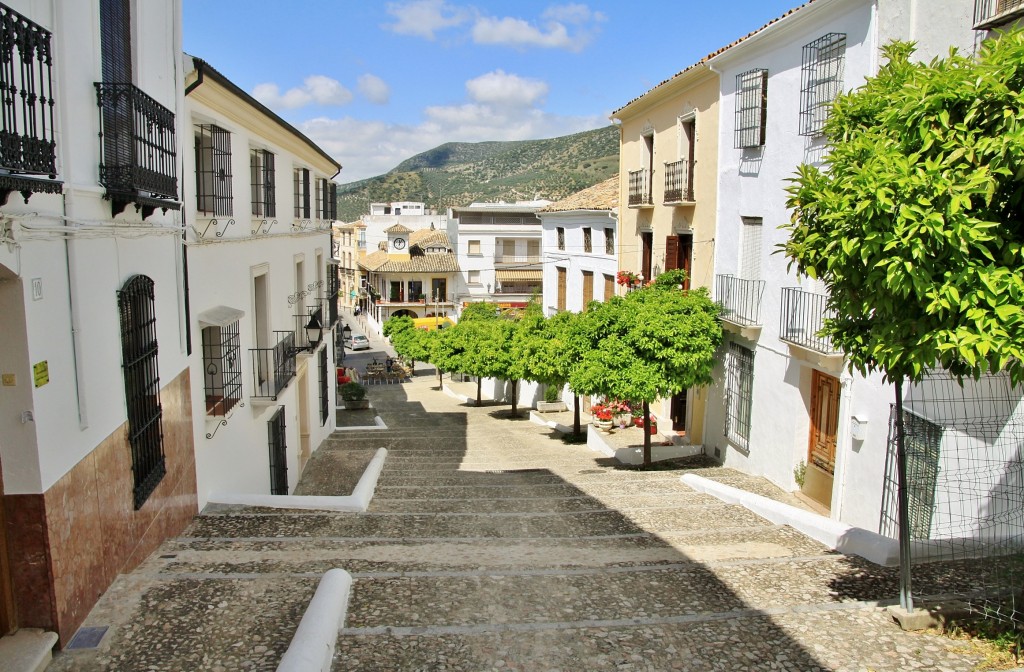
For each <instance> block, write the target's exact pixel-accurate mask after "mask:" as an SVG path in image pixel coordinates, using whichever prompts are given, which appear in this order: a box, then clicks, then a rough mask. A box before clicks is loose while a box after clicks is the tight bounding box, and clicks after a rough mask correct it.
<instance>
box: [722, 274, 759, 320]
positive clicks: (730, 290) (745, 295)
mask: <svg viewBox="0 0 1024 672" xmlns="http://www.w3.org/2000/svg"><path fill="white" fill-rule="evenodd" d="M763 295H764V280H744V279H743V278H737V277H736V276H734V275H716V276H715V298H716V300H717V301H718V302H719V303H720V304H722V309H723V310H722V319H723V320H727V321H729V322H732V323H733V324H739V325H742V326H754V325H760V324H761V297H762V296H763Z"/></svg>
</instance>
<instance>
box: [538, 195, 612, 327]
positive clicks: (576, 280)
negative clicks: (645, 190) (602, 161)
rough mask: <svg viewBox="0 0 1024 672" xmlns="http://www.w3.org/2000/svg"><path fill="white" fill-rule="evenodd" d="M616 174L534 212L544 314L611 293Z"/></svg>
mask: <svg viewBox="0 0 1024 672" xmlns="http://www.w3.org/2000/svg"><path fill="white" fill-rule="evenodd" d="M618 179H619V178H618V176H617V175H616V176H615V177H612V178H609V179H607V180H605V181H604V182H600V183H598V184H596V185H594V186H592V187H589V188H587V189H584V190H582V191H580V192H577V193H575V194H573V195H571V196H569V197H568V198H565V199H563V200H561V201H556V202H555V203H552V204H551V205H549V206H547V207H546V208H544V209H543V210H541V211H540V212H539V213H537V214H538V215H539V216H540V220H541V256H542V268H543V273H544V295H543V303H542V305H543V307H544V314H545V315H548V316H551V315H554V314H555V313H557V312H560V311H563V310H571V311H575V312H580V311H582V310H583V309H584V308H585V307H586V305H587V304H588V303H590V302H591V301H604V300H606V299H608V298H609V297H612V296H615V274H616V272H617V271H618V256H617V255H616V247H615V245H616V241H617V240H618V236H617V235H616V232H617V229H618V221H619V217H618V213H619V183H618Z"/></svg>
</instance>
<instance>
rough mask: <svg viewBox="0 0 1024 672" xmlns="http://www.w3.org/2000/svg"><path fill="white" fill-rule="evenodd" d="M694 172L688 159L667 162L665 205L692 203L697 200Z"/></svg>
mask: <svg viewBox="0 0 1024 672" xmlns="http://www.w3.org/2000/svg"><path fill="white" fill-rule="evenodd" d="M692 172H693V170H692V165H691V163H690V162H689V161H686V160H680V161H674V162H672V163H666V164H665V205H692V204H693V203H695V202H696V200H695V199H694V197H693V175H692Z"/></svg>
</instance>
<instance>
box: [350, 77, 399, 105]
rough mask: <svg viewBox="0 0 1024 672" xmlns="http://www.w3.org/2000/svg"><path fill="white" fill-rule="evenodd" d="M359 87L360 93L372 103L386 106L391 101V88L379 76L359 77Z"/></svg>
mask: <svg viewBox="0 0 1024 672" xmlns="http://www.w3.org/2000/svg"><path fill="white" fill-rule="evenodd" d="M357 85H358V87H359V93H361V94H363V97H364V98H366V99H367V100H369V101H370V102H371V103H376V104H377V105H384V104H385V103H387V102H388V101H389V100H391V87H390V86H388V85H387V82H385V81H384V80H383V79H381V78H380V77H378V76H377V75H371V74H369V73H367V74H365V75H359V79H358V82H357Z"/></svg>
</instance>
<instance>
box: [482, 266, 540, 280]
mask: <svg viewBox="0 0 1024 672" xmlns="http://www.w3.org/2000/svg"><path fill="white" fill-rule="evenodd" d="M494 279H495V280H497V281H498V282H522V281H524V280H526V281H531V282H541V281H542V280H544V271H542V270H539V269H527V268H501V269H498V270H496V271H495V272H494Z"/></svg>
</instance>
